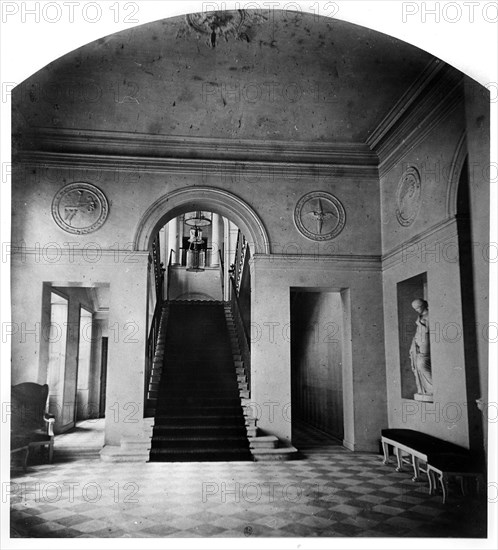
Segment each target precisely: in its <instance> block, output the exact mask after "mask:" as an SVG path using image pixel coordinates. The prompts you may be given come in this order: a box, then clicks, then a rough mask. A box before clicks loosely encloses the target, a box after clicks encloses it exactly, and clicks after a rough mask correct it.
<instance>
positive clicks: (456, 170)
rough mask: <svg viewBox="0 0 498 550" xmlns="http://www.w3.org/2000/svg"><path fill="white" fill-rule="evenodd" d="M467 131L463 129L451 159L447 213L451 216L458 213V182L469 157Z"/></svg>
mask: <svg viewBox="0 0 498 550" xmlns="http://www.w3.org/2000/svg"><path fill="white" fill-rule="evenodd" d="M467 153H468V151H467V132H466V130H464V131H463V133H462V135H461V136H460V139H459V140H458V144H457V146H456V149H455V154H454V155H453V159H452V161H451V164H450V166H451V171H450V174H449V177H448V194H447V197H446V215H447V216H448V217H449V218H450V217H452V216H456V215H457V199H458V183H459V181H460V174H461V172H462V168H463V164H464V162H465V159H466V158H467Z"/></svg>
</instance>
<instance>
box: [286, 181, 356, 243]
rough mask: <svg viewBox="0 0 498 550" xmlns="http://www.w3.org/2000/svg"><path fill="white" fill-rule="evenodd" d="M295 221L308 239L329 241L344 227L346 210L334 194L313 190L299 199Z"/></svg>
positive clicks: (295, 211)
mask: <svg viewBox="0 0 498 550" xmlns="http://www.w3.org/2000/svg"><path fill="white" fill-rule="evenodd" d="M294 221H295V223H296V226H297V228H298V229H299V231H300V232H301V233H302V234H303V235H304V236H305V237H307V238H308V239H311V240H313V241H328V240H330V239H333V238H334V237H337V235H339V233H340V232H341V231H342V230H343V229H344V225H345V224H346V211H345V210H344V206H343V205H342V203H341V201H340V200H339V199H338V198H337V197H334V195H331V194H330V193H325V192H324V191H313V192H312V193H307V194H306V195H304V196H303V197H301V198H300V199H299V201H298V203H297V204H296V208H295V210H294Z"/></svg>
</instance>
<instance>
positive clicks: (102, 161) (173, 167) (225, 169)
mask: <svg viewBox="0 0 498 550" xmlns="http://www.w3.org/2000/svg"><path fill="white" fill-rule="evenodd" d="M15 161H17V162H19V163H21V164H23V165H25V166H27V167H40V166H43V167H47V168H56V169H63V168H79V169H83V170H96V171H100V172H101V171H114V170H126V171H129V172H143V173H160V174H162V173H167V174H186V175H202V176H206V177H207V176H209V175H213V176H216V177H218V178H219V177H221V178H224V177H235V178H237V177H239V178H240V177H244V176H250V177H257V176H259V177H262V178H265V179H266V180H269V181H272V180H273V179H274V178H277V177H279V176H290V177H292V178H293V179H297V178H299V177H310V178H314V179H316V180H318V179H320V178H330V177H345V176H346V177H351V178H355V179H360V180H375V181H377V179H378V176H379V173H378V170H377V166H376V165H375V166H374V165H348V164H325V163H321V164H316V163H300V162H269V161H252V160H251V161H234V160H208V159H194V158H158V157H134V156H123V155H96V154H82V153H50V152H43V151H23V152H20V153H18V154H17V155H16V157H15V159H14V162H15Z"/></svg>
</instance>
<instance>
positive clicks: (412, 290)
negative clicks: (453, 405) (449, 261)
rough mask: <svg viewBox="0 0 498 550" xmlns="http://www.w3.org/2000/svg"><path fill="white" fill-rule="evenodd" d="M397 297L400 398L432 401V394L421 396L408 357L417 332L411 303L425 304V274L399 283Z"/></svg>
mask: <svg viewBox="0 0 498 550" xmlns="http://www.w3.org/2000/svg"><path fill="white" fill-rule="evenodd" d="M397 297H398V336H399V338H398V339H399V358H400V361H399V363H400V381H401V397H402V398H403V399H415V400H422V401H432V392H431V394H430V395H424V396H422V395H421V393H423V392H421V391H420V387H419V386H420V385H421V381H420V379H419V382H418V383H417V380H416V377H415V374H414V372H413V370H412V360H411V357H410V348H411V346H412V342H413V338H414V336H415V333H416V331H417V324H416V322H417V319H418V317H419V314H418V313H417V311H415V310H414V308H413V306H412V303H413V302H414V300H425V301H426V302H427V273H421V274H420V275H417V276H415V277H411V278H409V279H405V280H404V281H401V282H399V283H398V285H397ZM431 379H432V376H431ZM422 386H423V381H422Z"/></svg>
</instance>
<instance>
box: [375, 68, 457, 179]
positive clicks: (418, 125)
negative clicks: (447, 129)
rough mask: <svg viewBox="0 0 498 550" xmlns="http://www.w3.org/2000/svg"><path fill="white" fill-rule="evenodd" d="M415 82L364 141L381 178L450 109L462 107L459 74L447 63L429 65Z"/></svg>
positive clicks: (447, 113)
mask: <svg viewBox="0 0 498 550" xmlns="http://www.w3.org/2000/svg"><path fill="white" fill-rule="evenodd" d="M440 65H442V66H440ZM417 82H418V85H415V84H414V85H412V87H411V88H410V90H409V92H410V94H409V96H407V94H408V92H407V94H405V95H404V96H403V98H402V99H401V100H400V101H398V103H397V104H396V106H395V108H393V110H391V112H390V113H389V115H388V116H387V117H386V118H385V119H384V121H383V122H382V123H381V124H380V125H379V127H378V128H377V129H376V130H375V131H374V132H373V134H372V136H373V137H372V136H371V138H370V139H369V140H368V142H367V143H369V145H370V146H372V147H373V148H374V150H375V152H376V153H377V154H378V156H379V174H380V176H381V177H382V176H384V175H385V174H387V173H388V172H389V171H390V170H391V169H392V168H393V167H394V166H395V165H396V164H397V163H398V162H399V161H400V160H401V159H402V158H403V157H404V156H405V155H406V154H407V153H408V152H409V151H410V150H412V149H413V148H414V147H416V146H417V145H418V144H420V143H421V142H422V141H423V140H424V139H425V138H426V137H427V136H428V135H429V134H430V132H432V130H433V129H434V128H435V127H436V126H437V125H438V124H439V123H440V122H441V121H442V120H444V119H445V118H446V117H447V116H448V115H449V114H450V113H451V112H453V111H454V110H455V109H456V108H457V107H462V108H463V98H464V96H463V74H462V73H461V72H459V71H457V70H456V69H454V68H452V67H450V66H449V65H446V64H444V63H443V62H440V63H439V65H434V64H431V65H429V67H428V69H427V70H426V72H424V74H423V75H422V76H421V78H420V79H419V80H418V81H417ZM403 101H404V102H406V107H405V103H403Z"/></svg>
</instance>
